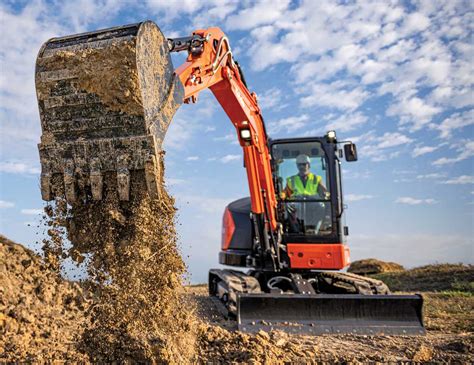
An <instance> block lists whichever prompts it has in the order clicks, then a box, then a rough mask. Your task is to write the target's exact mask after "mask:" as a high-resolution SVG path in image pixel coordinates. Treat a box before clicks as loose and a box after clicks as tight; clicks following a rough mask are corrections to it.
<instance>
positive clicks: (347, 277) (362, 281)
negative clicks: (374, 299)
mask: <svg viewBox="0 0 474 365" xmlns="http://www.w3.org/2000/svg"><path fill="white" fill-rule="evenodd" d="M319 274H320V275H321V276H322V277H324V278H330V279H332V280H335V281H340V282H343V283H346V284H350V285H352V286H353V287H354V288H356V290H357V291H358V292H359V293H360V294H390V289H389V288H388V286H387V285H386V284H385V283H384V282H383V281H380V280H377V279H372V278H367V277H365V276H360V275H356V274H352V273H344V272H327V271H325V272H321V273H319ZM361 285H362V287H361ZM368 290H370V291H371V293H369V292H367V291H368Z"/></svg>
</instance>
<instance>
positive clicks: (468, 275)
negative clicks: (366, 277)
mask: <svg viewBox="0 0 474 365" xmlns="http://www.w3.org/2000/svg"><path fill="white" fill-rule="evenodd" d="M372 277H374V278H376V279H379V280H382V281H383V282H385V283H386V284H387V285H388V286H389V287H390V289H391V290H394V291H431V292H436V291H464V292H470V293H472V294H474V265H464V264H437V265H426V266H421V267H416V268H414V269H411V270H406V271H404V272H396V273H395V272H393V273H380V274H376V275H372Z"/></svg>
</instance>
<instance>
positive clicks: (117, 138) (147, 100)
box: [35, 21, 184, 204]
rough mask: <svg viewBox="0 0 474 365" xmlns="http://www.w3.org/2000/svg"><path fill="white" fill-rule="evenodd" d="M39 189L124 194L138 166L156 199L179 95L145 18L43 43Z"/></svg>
mask: <svg viewBox="0 0 474 365" xmlns="http://www.w3.org/2000/svg"><path fill="white" fill-rule="evenodd" d="M35 78H36V92H37V98H38V105H39V111H40V118H41V128H42V135H41V143H40V144H39V146H38V148H39V154H40V161H41V194H42V198H43V199H44V200H46V201H49V200H52V199H54V197H55V196H57V195H60V194H61V195H63V194H64V195H65V197H66V199H67V201H68V202H69V203H71V204H73V203H75V202H76V201H78V200H79V199H88V198H90V199H94V200H100V199H102V195H103V190H104V184H105V180H104V176H105V174H109V173H112V174H113V176H114V178H116V179H117V184H116V185H117V189H118V195H119V197H120V199H121V200H125V201H126V200H129V196H130V180H131V175H133V174H136V173H137V172H140V176H143V177H144V179H145V180H146V184H147V187H148V191H149V193H150V195H151V196H152V197H153V198H159V192H160V188H159V187H160V183H161V182H160V181H159V176H161V174H160V168H161V158H162V151H161V149H162V147H161V145H162V141H163V138H164V136H165V134H166V131H167V129H168V125H169V124H170V121H171V119H172V117H173V115H174V113H175V112H176V110H177V109H178V108H179V106H180V105H181V103H182V101H183V96H184V90H183V86H182V84H181V82H180V81H179V79H178V78H177V77H176V76H175V74H174V69H173V65H172V62H171V57H170V53H169V49H168V43H167V40H166V38H165V37H164V36H163V34H162V33H161V31H160V29H159V28H158V27H157V26H156V24H154V23H153V22H151V21H146V22H143V23H138V24H132V25H127V26H123V27H116V28H109V29H104V30H99V31H95V32H90V33H82V34H77V35H72V36H66V37H61V38H53V39H50V40H49V41H47V42H46V43H45V44H44V45H43V46H42V48H41V49H40V51H39V54H38V58H37V60H36V72H35Z"/></svg>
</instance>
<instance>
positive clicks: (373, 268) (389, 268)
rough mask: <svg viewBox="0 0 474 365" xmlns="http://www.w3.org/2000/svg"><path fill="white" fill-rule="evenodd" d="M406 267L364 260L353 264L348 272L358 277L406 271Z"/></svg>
mask: <svg viewBox="0 0 474 365" xmlns="http://www.w3.org/2000/svg"><path fill="white" fill-rule="evenodd" d="M404 270H405V269H404V267H403V266H402V265H399V264H397V263H395V262H387V261H381V260H377V259H364V260H358V261H354V262H353V263H351V266H349V269H347V271H348V272H351V273H354V274H358V275H372V274H379V273H383V272H399V271H404Z"/></svg>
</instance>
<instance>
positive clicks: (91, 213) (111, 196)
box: [45, 172, 195, 363]
mask: <svg viewBox="0 0 474 365" xmlns="http://www.w3.org/2000/svg"><path fill="white" fill-rule="evenodd" d="M144 181H145V179H144V173H143V172H134V173H133V174H132V181H131V186H132V187H131V191H132V194H131V200H130V201H129V202H120V201H119V199H118V194H117V186H116V179H115V178H113V176H112V174H110V175H107V176H106V179H105V192H104V199H103V200H102V201H99V202H94V201H89V202H88V203H87V204H77V205H74V206H72V207H68V206H67V205H65V204H63V201H62V200H61V199H57V200H56V202H55V204H54V207H53V208H52V209H51V208H47V211H48V214H49V215H50V221H52V222H53V223H52V224H51V226H53V227H54V226H56V225H59V226H60V225H61V224H62V223H64V225H65V228H66V231H67V234H68V237H67V238H68V239H69V241H70V243H71V246H70V247H69V248H67V247H66V245H65V244H64V242H65V241H64V240H63V241H62V242H63V244H62V246H61V247H58V242H59V241H60V240H58V230H51V229H50V230H49V231H48V232H49V233H50V237H51V239H50V240H47V241H52V244H49V245H47V244H46V245H45V248H46V247H47V250H46V251H45V252H46V253H47V260H48V262H51V265H50V266H51V268H53V269H54V268H57V267H58V265H57V264H56V263H57V262H62V261H63V260H64V258H65V257H70V258H72V259H73V260H74V261H75V262H76V263H78V264H81V263H83V262H84V263H85V265H86V270H87V274H88V279H87V281H86V282H85V283H84V287H85V288H86V290H87V291H88V292H89V293H90V295H91V297H92V305H91V306H90V307H89V308H88V310H87V311H86V313H85V316H86V319H87V320H88V321H87V323H86V326H85V328H84V331H83V333H82V336H81V338H80V341H79V342H78V347H77V348H78V351H81V352H83V353H85V354H87V355H88V357H89V358H90V360H92V361H94V362H96V361H99V362H104V361H126V360H130V361H131V360H134V361H144V362H150V361H154V362H160V363H163V362H165V363H184V362H187V361H189V359H190V358H192V357H193V349H194V341H195V337H194V331H195V329H194V327H193V326H194V325H195V320H194V317H193V313H194V308H193V305H192V303H191V302H189V301H187V300H185V299H184V298H185V297H184V296H183V287H182V281H183V275H184V274H185V265H184V263H183V261H182V259H181V256H180V253H179V251H178V248H177V242H176V232H175V228H174V214H175V209H174V207H173V203H174V201H173V199H172V198H171V197H169V196H168V195H167V193H166V191H165V190H164V189H163V191H162V192H161V198H160V201H157V200H151V199H150V198H149V196H148V193H147V189H146V184H145V183H144ZM57 222H62V223H59V224H58V223H57ZM51 233H53V234H52V235H51ZM63 238H64V237H63ZM54 254H56V257H54V256H55V255H54Z"/></svg>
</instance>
